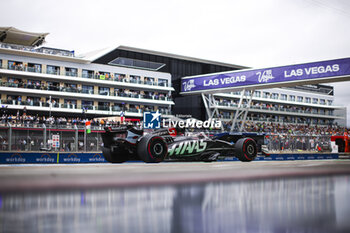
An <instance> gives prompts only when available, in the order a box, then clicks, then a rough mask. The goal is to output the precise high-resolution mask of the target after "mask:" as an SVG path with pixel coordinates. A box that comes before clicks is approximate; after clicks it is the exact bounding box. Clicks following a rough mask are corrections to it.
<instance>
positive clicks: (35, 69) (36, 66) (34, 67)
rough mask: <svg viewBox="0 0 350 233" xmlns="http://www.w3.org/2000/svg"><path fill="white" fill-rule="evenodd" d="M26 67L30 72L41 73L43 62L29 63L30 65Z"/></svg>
mask: <svg viewBox="0 0 350 233" xmlns="http://www.w3.org/2000/svg"><path fill="white" fill-rule="evenodd" d="M25 69H26V71H29V72H34V73H41V64H35V63H28V65H26V66H25Z"/></svg>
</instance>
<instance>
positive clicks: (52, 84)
mask: <svg viewBox="0 0 350 233" xmlns="http://www.w3.org/2000/svg"><path fill="white" fill-rule="evenodd" d="M46 89H47V90H50V91H60V84H59V83H58V82H49V81H48V82H47V86H46Z"/></svg>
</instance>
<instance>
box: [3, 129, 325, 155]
mask: <svg viewBox="0 0 350 233" xmlns="http://www.w3.org/2000/svg"><path fill="white" fill-rule="evenodd" d="M103 132H104V131H103V128H102V127H101V126H91V133H87V132H86V129H85V126H83V125H71V126H67V125H65V126H60V125H50V124H35V125H25V124H9V123H7V124H0V151H23V152H31V151H43V150H47V151H53V152H100V151H101V146H102V138H101V134H102V133H103ZM209 134H212V133H208V135H209ZM263 138H264V139H263V141H262V140H259V141H258V144H261V145H262V144H263V145H266V146H267V149H268V151H270V152H271V153H281V152H282V153H290V152H293V153H296V152H310V153H313V152H331V135H322V136H320V135H309V136H302V135H288V134H278V135H277V134H276V135H265V136H264V137H263Z"/></svg>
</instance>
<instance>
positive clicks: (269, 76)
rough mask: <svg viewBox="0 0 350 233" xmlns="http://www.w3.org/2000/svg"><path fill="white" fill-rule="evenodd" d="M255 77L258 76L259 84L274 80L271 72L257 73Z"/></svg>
mask: <svg viewBox="0 0 350 233" xmlns="http://www.w3.org/2000/svg"><path fill="white" fill-rule="evenodd" d="M256 75H258V81H259V83H267V82H268V81H269V80H271V79H274V77H273V76H272V70H264V71H259V72H257V73H256Z"/></svg>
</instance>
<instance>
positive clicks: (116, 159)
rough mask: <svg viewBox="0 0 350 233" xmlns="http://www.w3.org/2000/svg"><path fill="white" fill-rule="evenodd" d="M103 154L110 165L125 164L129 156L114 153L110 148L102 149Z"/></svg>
mask: <svg viewBox="0 0 350 233" xmlns="http://www.w3.org/2000/svg"><path fill="white" fill-rule="evenodd" d="M102 153H103V157H104V158H105V160H107V161H108V162H110V163H124V162H125V161H127V160H128V156H127V155H126V154H122V153H120V154H119V153H118V154H117V153H113V152H112V151H111V149H110V148H106V147H102Z"/></svg>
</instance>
